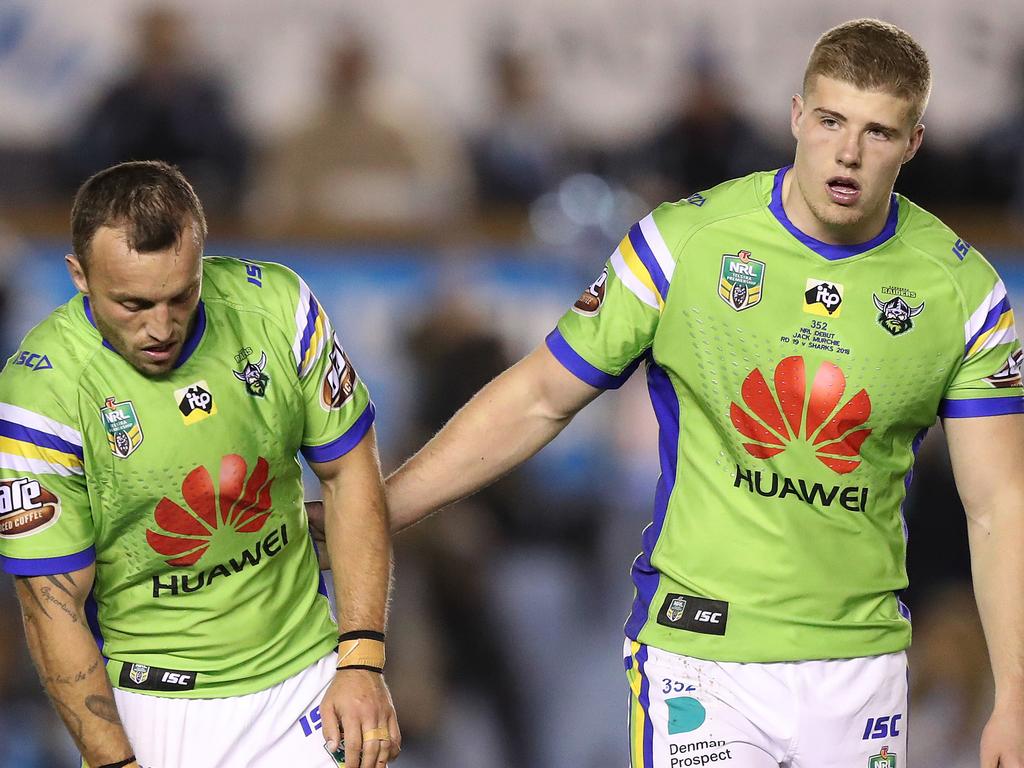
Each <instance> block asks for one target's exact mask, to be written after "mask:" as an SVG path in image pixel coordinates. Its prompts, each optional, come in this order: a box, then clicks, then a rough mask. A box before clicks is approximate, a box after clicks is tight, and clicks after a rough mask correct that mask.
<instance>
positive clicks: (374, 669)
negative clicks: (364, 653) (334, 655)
mask: <svg viewBox="0 0 1024 768" xmlns="http://www.w3.org/2000/svg"><path fill="white" fill-rule="evenodd" d="M346 669H365V670H366V671H367V672H376V673H377V674H378V675H383V674H384V668H383V667H371V666H370V665H369V664H351V665H349V666H347V667H338V671H339V672H343V671H345V670H346Z"/></svg>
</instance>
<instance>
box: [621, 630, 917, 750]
mask: <svg viewBox="0 0 1024 768" xmlns="http://www.w3.org/2000/svg"><path fill="white" fill-rule="evenodd" d="M624 655H625V665H626V676H627V679H628V681H629V686H630V697H629V700H630V703H629V742H630V766H631V768H705V767H706V766H711V767H712V768H779V767H780V766H782V768H907V763H906V759H907V758H906V756H907V657H906V653H904V652H900V653H890V654H885V655H882V656H869V657H864V658H856V659H835V660H825V661H795V662H779V663H772V664H740V663H735V662H716V661H705V660H702V659H695V658H691V657H688V656H680V655H677V654H674V653H669V652H667V651H663V650H659V649H657V648H652V647H650V646H647V645H642V644H640V643H635V642H633V641H631V640H628V639H627V640H626V645H625V649H624Z"/></svg>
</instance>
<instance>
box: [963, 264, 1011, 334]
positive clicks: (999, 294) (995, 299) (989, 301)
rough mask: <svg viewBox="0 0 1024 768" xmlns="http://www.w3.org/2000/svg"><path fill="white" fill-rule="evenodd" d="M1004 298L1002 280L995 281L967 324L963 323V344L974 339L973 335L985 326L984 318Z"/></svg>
mask: <svg viewBox="0 0 1024 768" xmlns="http://www.w3.org/2000/svg"><path fill="white" fill-rule="evenodd" d="M1005 298H1006V286H1005V285H1003V281H1002V280H998V281H996V285H995V287H994V288H993V289H992V290H991V292H990V293H989V294H988V296H986V297H985V298H984V299H982V301H981V304H979V305H978V308H977V309H976V310H974V312H973V313H972V314H971V316H970V318H968V320H967V322H966V323H964V343H965V344H966V343H967V342H969V341H970V340H971V339H973V338H974V334H976V333H977V332H978V331H980V330H981V329H982V327H984V325H985V318H986V317H988V313H989V312H991V311H992V308H993V307H995V306H997V305H998V304H999V302H1001V301H1002V300H1003V299H1005Z"/></svg>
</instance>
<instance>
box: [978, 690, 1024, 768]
mask: <svg viewBox="0 0 1024 768" xmlns="http://www.w3.org/2000/svg"><path fill="white" fill-rule="evenodd" d="M981 768H1024V705H1022V706H1017V707H997V708H996V709H995V711H993V712H992V717H990V718H989V721H988V724H987V725H986V726H985V730H984V732H982V734H981Z"/></svg>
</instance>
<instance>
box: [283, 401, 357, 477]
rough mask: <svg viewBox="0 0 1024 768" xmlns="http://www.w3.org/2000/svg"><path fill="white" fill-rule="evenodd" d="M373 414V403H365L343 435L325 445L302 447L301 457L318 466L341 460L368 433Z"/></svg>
mask: <svg viewBox="0 0 1024 768" xmlns="http://www.w3.org/2000/svg"><path fill="white" fill-rule="evenodd" d="M375 414H376V410H375V409H374V407H373V401H372V400H371V401H369V402H367V404H366V408H365V409H364V410H363V413H362V415H361V416H360V417H359V418H358V419H356V420H355V422H354V423H353V424H352V426H351V427H349V428H348V430H347V431H346V432H345V434H343V435H342V436H341V437H339V438H337V439H335V440H332V441H331V442H329V443H327V444H325V445H317V446H313V445H304V446H302V449H301V450H302V455H303V456H305V457H306V461H312V462H315V463H318V464H323V463H325V462H328V461H334V460H335V459H339V458H341V457H342V456H344V455H345V454H346V453H348V452H349V451H351V450H352V449H353V448H355V447H356V446H357V445H359V442H360V441H361V440H362V439H363V437H364V436H365V435H366V433H367V432H369V431H370V427H371V426H373V420H374V418H375Z"/></svg>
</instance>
